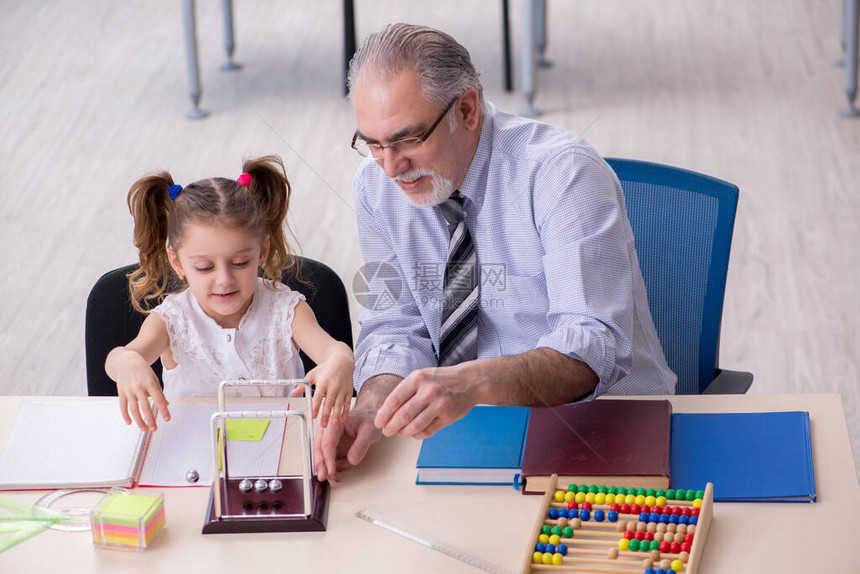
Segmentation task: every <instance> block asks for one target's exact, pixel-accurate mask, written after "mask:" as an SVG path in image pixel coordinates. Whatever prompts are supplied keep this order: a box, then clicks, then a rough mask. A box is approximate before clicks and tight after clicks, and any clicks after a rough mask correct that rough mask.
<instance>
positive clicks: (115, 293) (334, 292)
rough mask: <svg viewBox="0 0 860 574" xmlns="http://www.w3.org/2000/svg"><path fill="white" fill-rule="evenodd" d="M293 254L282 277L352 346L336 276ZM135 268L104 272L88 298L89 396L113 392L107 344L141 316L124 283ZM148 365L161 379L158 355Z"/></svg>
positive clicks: (309, 364)
mask: <svg viewBox="0 0 860 574" xmlns="http://www.w3.org/2000/svg"><path fill="white" fill-rule="evenodd" d="M298 259H299V260H300V263H301V265H300V271H299V277H300V278H301V280H299V279H298V278H296V276H295V273H294V272H293V271H285V272H284V274H283V276H282V277H281V281H282V282H283V283H284V284H285V285H287V286H289V287H290V288H291V289H293V290H295V291H298V292H299V293H301V294H303V295H304V296H305V297H306V298H307V301H308V305H310V307H311V309H313V311H314V314H315V315H316V318H317V322H318V323H319V324H320V326H321V327H322V328H323V329H324V330H325V331H326V332H327V333H328V334H329V335H331V336H332V337H333V338H335V339H337V340H338V341H343V342H344V343H346V344H347V345H349V346H350V348H352V322H351V320H350V317H349V300H348V298H347V294H346V289H345V288H344V286H343V282H342V281H341V279H340V277H338V275H337V273H335V272H334V271H333V270H332V269H331V268H330V267H328V266H327V265H325V264H323V263H320V262H319V261H315V260H313V259H308V258H306V257H299V258H298ZM137 268H138V265H137V264H136V263H135V264H133V265H126V266H125V267H120V268H119V269H114V270H113V271H109V272H107V273H105V274H104V275H102V276H101V278H99V280H98V281H96V284H95V285H94V286H93V288H92V290H91V291H90V295H89V297H88V298H87V312H86V326H85V340H86V354H87V393H88V394H89V395H90V396H116V383H114V382H113V381H112V380H111V379H110V377H108V376H107V373H105V359H107V355H108V353H109V352H110V351H111V349H113V348H114V347H119V346H122V345H126V344H128V343H129V341H131V340H132V339H134V338H135V337H136V336H137V333H138V331H139V330H140V326H141V324H142V323H143V320H144V319H145V318H146V316H145V315H143V314H142V313H138V312H137V311H135V310H134V307H132V305H131V296H130V294H129V289H128V274H129V273H131V272H132V271H134V270H135V269H137ZM301 358H302V362H303V363H304V366H305V372H307V371H309V370H311V369H312V368H314V367H315V366H316V365H315V364H314V362H313V361H311V360H310V358H309V357H308V356H307V355H305V354H304V353H301ZM153 370H155V374H156V375H158V378H159V380H160V379H161V371H162V367H161V360H158V361H156V362H155V364H154V365H153Z"/></svg>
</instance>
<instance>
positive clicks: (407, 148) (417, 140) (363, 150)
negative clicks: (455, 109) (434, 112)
mask: <svg viewBox="0 0 860 574" xmlns="http://www.w3.org/2000/svg"><path fill="white" fill-rule="evenodd" d="M458 99H460V96H457V97H456V98H454V99H453V100H451V103H450V104H448V106H447V107H446V108H445V111H444V112H442V115H440V116H439V119H437V120H436V121H435V122H433V125H432V126H430V129H429V130H427V131H426V132H424V133H423V134H422V135H420V136H417V137H408V138H403V139H400V140H397V141H394V142H391V143H390V144H388V145H384V144H381V143H379V142H369V141H367V140H365V139H364V138H361V137H359V136H358V132H357V131H356V132H355V134H354V135H353V136H352V144H351V146H352V149H354V150H355V151H357V152H358V153H359V154H361V155H362V156H364V157H371V156H372V157H373V158H374V159H381V158H382V154H383V153H384V152H385V149H386V148H389V149H390V150H391V151H393V152H395V153H402V154H405V155H408V154H411V153H415V152H417V151H418V149H419V148H420V147H421V144H423V143H424V142H425V141H427V138H429V137H430V136H431V135H432V134H433V130H435V129H436V126H438V125H439V124H440V123H441V122H442V118H444V117H445V116H446V115H447V114H448V112H449V111H450V110H451V106H453V105H454V102H456V101H457V100H458Z"/></svg>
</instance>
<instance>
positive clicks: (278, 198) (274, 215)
mask: <svg viewBox="0 0 860 574" xmlns="http://www.w3.org/2000/svg"><path fill="white" fill-rule="evenodd" d="M242 169H243V171H244V172H245V173H248V174H250V175H251V182H250V185H249V186H248V190H249V191H250V193H252V194H253V195H254V196H255V197H256V198H257V201H258V204H259V206H260V208H261V213H262V215H263V219H264V227H265V230H266V235H268V237H269V244H270V247H269V257H268V258H267V259H266V261H265V263H264V264H263V275H264V276H265V277H266V278H268V279H271V280H272V281H280V280H281V273H282V272H283V271H284V270H287V269H293V268H295V267H297V266H298V260H297V259H296V257H295V256H294V255H293V253H292V251H291V250H290V247H289V244H288V243H287V238H286V232H287V231H288V229H287V228H286V227H285V219H286V217H287V210H288V209H289V206H290V193H291V191H292V189H291V187H290V182H289V180H288V179H287V173H286V170H285V169H284V163H283V161H282V160H281V158H280V157H278V156H274V155H269V156H264V157H260V158H257V159H252V160H247V161H245V163H244V164H243V165H242ZM291 235H292V234H291ZM292 238H293V240H294V241H295V237H294V236H293V237H292ZM294 274H296V275H298V269H295V271H294Z"/></svg>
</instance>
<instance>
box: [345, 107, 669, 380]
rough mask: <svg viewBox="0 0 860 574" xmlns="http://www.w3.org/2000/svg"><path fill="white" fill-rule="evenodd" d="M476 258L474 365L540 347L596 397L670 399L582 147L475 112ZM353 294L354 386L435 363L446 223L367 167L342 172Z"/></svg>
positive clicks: (565, 135) (603, 181)
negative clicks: (354, 225) (577, 367)
mask: <svg viewBox="0 0 860 574" xmlns="http://www.w3.org/2000/svg"><path fill="white" fill-rule="evenodd" d="M459 189H460V193H462V194H463V195H464V196H465V197H466V200H465V208H466V225H467V226H468V228H469V231H470V233H471V235H472V238H473V240H474V243H475V248H476V250H477V254H478V262H479V264H478V269H476V270H475V272H476V273H480V288H481V306H480V313H479V326H478V358H479V359H485V358H492V357H500V356H506V355H514V354H518V353H523V352H526V351H530V350H532V349H536V348H539V347H548V348H550V349H555V350H556V351H559V352H560V353H563V354H565V355H567V356H569V357H572V358H575V359H578V360H580V361H583V362H584V363H586V364H587V365H588V366H589V367H591V369H592V370H593V371H594V372H595V373H596V374H597V376H598V377H599V379H600V381H599V383H598V385H597V388H596V389H595V392H594V393H593V395H592V396H597V395H601V394H671V393H673V392H674V389H675V381H676V377H675V375H674V374H673V373H672V372H671V370H670V369H669V367H668V366H667V365H666V360H665V358H664V355H663V350H662V347H661V345H660V341H659V339H658V338H657V334H656V332H655V330H654V323H653V321H652V319H651V314H650V312H649V310H648V300H647V296H646V293H645V286H644V283H643V281H642V274H641V272H640V269H639V263H638V260H637V258H636V251H635V249H634V247H633V234H632V231H631V229H630V223H629V222H628V220H627V215H626V210H625V207H624V196H623V193H622V191H621V184H620V183H619V182H618V178H617V177H616V176H615V173H614V172H613V171H612V169H611V168H610V167H609V166H608V165H607V164H606V162H604V161H603V159H602V158H601V157H600V156H599V155H598V154H597V152H596V151H595V150H594V149H592V148H591V147H590V146H589V145H588V144H587V143H585V142H584V141H583V140H582V139H580V138H579V137H577V136H576V135H575V134H572V133H570V132H566V131H564V130H561V129H559V128H557V127H554V126H551V125H548V124H545V123H540V122H536V121H532V120H527V119H523V118H520V117H518V116H513V115H510V114H507V113H504V112H501V111H499V110H496V109H495V108H494V107H493V106H492V105H491V104H488V105H487V113H486V114H485V116H484V119H483V125H482V128H481V136H480V141H479V143H478V149H477V151H476V153H475V157H474V158H473V160H472V163H471V165H470V166H469V170H468V172H467V174H466V177H465V179H464V181H463V183H462V185H461V186H460V188H459ZM354 191H355V206H356V212H357V215H358V230H359V238H360V242H361V250H362V253H363V255H364V260H365V267H364V268H363V270H364V275H363V277H364V279H365V280H366V288H365V289H364V290H363V292H360V293H358V297H359V300H360V301H361V303H362V306H363V307H362V310H361V314H360V317H359V322H360V325H361V331H360V333H359V336H358V341H357V342H356V352H355V356H356V368H355V387H356V389H360V388H361V386H362V385H363V384H364V382H365V381H366V380H367V379H369V378H371V377H374V376H376V375H379V374H383V373H390V374H394V375H398V376H401V377H405V376H407V375H408V374H409V373H411V372H412V371H414V370H416V369H421V368H425V367H432V366H436V364H437V351H438V348H439V330H440V321H441V316H442V307H441V305H442V301H444V299H443V297H442V283H443V275H444V266H445V260H446V255H447V247H448V226H447V224H446V223H445V220H444V219H443V217H442V214H441V212H440V210H439V208H438V207H433V208H420V207H415V206H413V205H412V204H411V203H409V201H408V200H407V199H406V198H405V196H404V194H403V192H402V191H401V190H400V189H399V188H398V187H397V185H396V184H395V183H394V182H393V181H391V180H390V179H389V178H388V177H387V176H386V175H385V173H384V172H383V170H382V168H381V167H380V166H379V165H378V164H377V163H376V162H375V161H373V160H371V159H369V160H367V161H365V162H364V163H362V165H361V167H360V168H359V170H358V173H357V174H356V178H355V190H354Z"/></svg>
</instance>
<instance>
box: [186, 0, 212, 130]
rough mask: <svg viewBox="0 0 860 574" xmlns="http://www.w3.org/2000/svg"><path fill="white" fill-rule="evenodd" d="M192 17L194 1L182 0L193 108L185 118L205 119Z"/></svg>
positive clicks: (195, 35) (195, 34)
mask: <svg viewBox="0 0 860 574" xmlns="http://www.w3.org/2000/svg"><path fill="white" fill-rule="evenodd" d="M195 20H196V19H195V16H194V0H182V21H183V24H184V26H185V56H186V61H187V64H188V92H189V94H190V95H191V103H192V105H193V106H194V107H193V108H191V110H189V111H188V113H186V114H185V117H186V118H189V119H199V118H205V117H206V116H208V115H209V112H205V111H203V110H201V109H200V96H201V94H202V89H201V87H200V68H199V65H198V60H197V22H196V21H195Z"/></svg>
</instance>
